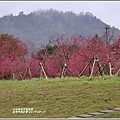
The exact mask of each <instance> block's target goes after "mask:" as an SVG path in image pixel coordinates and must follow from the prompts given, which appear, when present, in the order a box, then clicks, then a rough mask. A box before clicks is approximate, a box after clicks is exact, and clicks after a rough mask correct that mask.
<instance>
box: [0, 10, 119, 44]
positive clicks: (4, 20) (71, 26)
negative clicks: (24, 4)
mask: <svg viewBox="0 0 120 120" xmlns="http://www.w3.org/2000/svg"><path fill="white" fill-rule="evenodd" d="M106 25H107V24H106V23H104V22H102V21H101V20H100V19H98V18H97V17H96V16H94V15H93V14H92V13H89V12H86V13H83V12H80V13H79V14H75V13H73V12H71V11H67V12H62V11H57V10H53V9H49V10H38V11H34V12H31V13H30V14H28V15H25V14H24V12H19V15H18V16H13V15H12V14H10V15H6V16H4V17H1V18H0V34H2V33H8V34H12V35H14V36H15V37H19V38H20V39H24V38H25V39H26V38H28V39H29V40H31V41H35V42H36V43H37V44H46V43H47V42H48V41H49V39H50V37H51V36H53V35H64V36H65V37H71V36H72V35H75V34H79V35H83V36H94V35H96V34H97V35H102V34H103V33H104V32H105V27H106ZM107 26H109V27H110V25H107ZM110 28H111V29H109V30H110V34H111V35H114V37H117V36H118V35H119V33H120V30H118V29H117V28H115V27H110Z"/></svg>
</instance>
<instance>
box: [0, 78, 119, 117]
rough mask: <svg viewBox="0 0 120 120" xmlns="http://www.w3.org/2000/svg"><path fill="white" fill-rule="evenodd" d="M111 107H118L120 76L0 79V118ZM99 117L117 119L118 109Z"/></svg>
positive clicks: (59, 114)
mask: <svg viewBox="0 0 120 120" xmlns="http://www.w3.org/2000/svg"><path fill="white" fill-rule="evenodd" d="M114 107H120V77H109V76H104V77H102V78H100V77H94V78H91V79H89V78H87V77H84V76H82V77H80V78H55V79H42V78H41V79H40V78H37V79H36V78H35V79H32V80H22V81H17V80H14V81H12V80H0V118H69V117H72V116H77V115H82V114H86V113H91V112H97V111H101V110H106V109H111V108H114ZM16 108H17V109H18V108H33V110H34V111H40V112H39V113H13V109H16ZM98 117H99V118H120V111H116V112H114V113H108V114H105V115H99V116H98Z"/></svg>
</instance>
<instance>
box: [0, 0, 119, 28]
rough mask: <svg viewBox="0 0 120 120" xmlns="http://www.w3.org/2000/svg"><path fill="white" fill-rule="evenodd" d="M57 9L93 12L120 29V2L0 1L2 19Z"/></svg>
mask: <svg viewBox="0 0 120 120" xmlns="http://www.w3.org/2000/svg"><path fill="white" fill-rule="evenodd" d="M50 8H52V9H56V10H60V11H63V12H64V11H73V12H75V13H77V14H78V13H80V12H91V13H92V14H93V15H94V16H96V17H97V18H99V19H101V20H102V21H103V22H105V23H106V24H108V25H110V26H111V27H112V26H115V27H116V28H119V29H120V2H119V1H111V2H110V1H106V2H104V1H99V2H97V1H96V2H93V1H86V2H85V1H84V2H83V1H82V2H80V1H65V2H63V1H59V2H58V1H46V2H44V1H26V2H23V1H19V2H17V1H16V2H15V1H7V2H5V1H2V2H1V1H0V17H3V16H4V15H8V14H11V13H12V14H13V15H18V14H19V12H21V11H23V12H24V14H29V13H30V12H33V11H36V10H39V9H50Z"/></svg>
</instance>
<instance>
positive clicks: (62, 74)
mask: <svg viewBox="0 0 120 120" xmlns="http://www.w3.org/2000/svg"><path fill="white" fill-rule="evenodd" d="M66 67H67V64H66V63H65V64H64V66H63V69H62V72H61V78H63V77H65V76H66Z"/></svg>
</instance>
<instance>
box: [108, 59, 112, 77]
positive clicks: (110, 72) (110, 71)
mask: <svg viewBox="0 0 120 120" xmlns="http://www.w3.org/2000/svg"><path fill="white" fill-rule="evenodd" d="M108 64H109V69H110V70H109V74H110V76H112V67H111V62H110V60H109V62H108Z"/></svg>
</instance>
